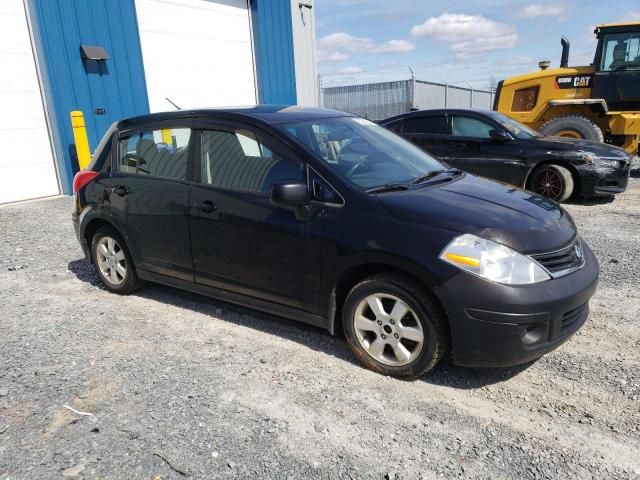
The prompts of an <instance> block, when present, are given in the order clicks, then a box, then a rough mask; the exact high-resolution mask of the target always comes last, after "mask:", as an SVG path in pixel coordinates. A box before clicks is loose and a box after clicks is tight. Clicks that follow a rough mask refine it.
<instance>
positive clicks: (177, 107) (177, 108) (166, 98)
mask: <svg viewBox="0 0 640 480" xmlns="http://www.w3.org/2000/svg"><path fill="white" fill-rule="evenodd" d="M164 99H165V100H166V101H167V102H169V103H170V104H171V105H173V106H174V107H176V110H182V109H181V108H180V107H179V106H178V105H176V104H175V103H173V102H172V101H171V100H169V97H164Z"/></svg>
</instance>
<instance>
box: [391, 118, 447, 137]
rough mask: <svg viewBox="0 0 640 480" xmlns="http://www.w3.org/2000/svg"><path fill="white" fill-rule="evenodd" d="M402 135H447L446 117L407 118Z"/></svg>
mask: <svg viewBox="0 0 640 480" xmlns="http://www.w3.org/2000/svg"><path fill="white" fill-rule="evenodd" d="M402 133H425V134H429V135H447V134H449V127H448V125H447V117H446V115H432V116H428V117H413V118H407V119H405V121H404V125H403V126H402Z"/></svg>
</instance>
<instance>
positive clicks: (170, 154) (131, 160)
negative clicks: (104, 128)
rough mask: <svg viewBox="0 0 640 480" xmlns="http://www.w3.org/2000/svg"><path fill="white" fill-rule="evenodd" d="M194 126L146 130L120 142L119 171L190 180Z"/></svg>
mask: <svg viewBox="0 0 640 480" xmlns="http://www.w3.org/2000/svg"><path fill="white" fill-rule="evenodd" d="M190 139H191V129H189V128H165V129H159V130H143V131H140V132H136V133H135V134H134V135H132V136H131V137H129V138H125V139H123V140H121V141H120V156H119V161H118V170H119V171H120V172H126V173H133V174H136V175H149V176H153V177H163V178H171V179H175V180H186V178H187V162H188V159H189V144H190V143H189V142H190Z"/></svg>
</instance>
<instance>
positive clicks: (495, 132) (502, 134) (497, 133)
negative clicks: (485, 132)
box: [489, 129, 511, 142]
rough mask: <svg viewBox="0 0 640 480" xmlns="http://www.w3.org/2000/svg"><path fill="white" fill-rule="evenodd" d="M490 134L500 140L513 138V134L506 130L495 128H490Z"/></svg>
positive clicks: (505, 140) (494, 138)
mask: <svg viewBox="0 0 640 480" xmlns="http://www.w3.org/2000/svg"><path fill="white" fill-rule="evenodd" d="M489 136H490V137H491V138H492V139H493V140H496V141H498V142H508V141H509V140H511V135H509V134H508V133H507V132H505V131H504V130H499V129H493V130H489Z"/></svg>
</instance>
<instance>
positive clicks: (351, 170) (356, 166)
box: [345, 158, 369, 178]
mask: <svg viewBox="0 0 640 480" xmlns="http://www.w3.org/2000/svg"><path fill="white" fill-rule="evenodd" d="M366 163H369V159H368V158H365V159H363V160H360V161H359V162H358V163H356V164H355V165H354V166H353V167H351V168H350V169H349V171H348V172H347V173H346V174H345V177H347V178H350V177H351V175H353V174H354V173H355V172H356V171H357V170H358V169H359V168H360V167H361V166H363V165H364V164H366Z"/></svg>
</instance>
